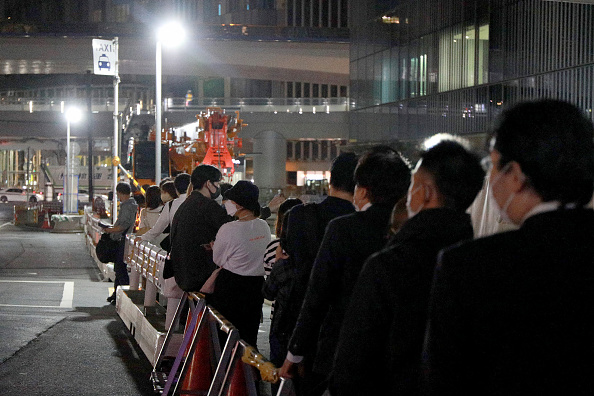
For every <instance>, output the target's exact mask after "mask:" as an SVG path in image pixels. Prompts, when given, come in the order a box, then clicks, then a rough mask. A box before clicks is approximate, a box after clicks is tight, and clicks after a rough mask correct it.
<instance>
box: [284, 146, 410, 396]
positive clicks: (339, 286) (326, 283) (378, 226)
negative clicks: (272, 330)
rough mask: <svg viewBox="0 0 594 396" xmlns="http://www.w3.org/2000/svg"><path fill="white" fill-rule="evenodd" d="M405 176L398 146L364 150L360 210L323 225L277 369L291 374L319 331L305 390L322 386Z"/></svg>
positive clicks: (358, 177) (358, 171)
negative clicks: (355, 292)
mask: <svg viewBox="0 0 594 396" xmlns="http://www.w3.org/2000/svg"><path fill="white" fill-rule="evenodd" d="M409 181H410V169H409V167H408V165H407V163H406V162H405V161H404V160H403V159H402V157H401V156H400V154H399V153H398V152H396V151H394V150H392V149H390V148H388V147H378V148H376V149H374V150H372V151H370V152H368V153H366V154H365V155H364V156H362V157H361V159H360V160H359V163H358V164H357V167H356V168H355V193H354V199H353V201H354V204H355V206H356V207H357V210H358V212H356V213H352V214H349V215H346V216H342V217H338V218H336V219H334V220H332V221H330V223H329V224H328V227H327V228H326V232H325V234H324V238H323V240H322V244H321V245H320V249H319V251H318V255H317V257H316V259H315V262H314V265H313V269H312V270H311V275H310V278H309V283H308V285H307V291H306V294H305V300H304V302H303V306H302V308H301V312H300V313H299V319H298V320H297V324H296V326H295V330H294V331H293V335H292V337H291V340H290V342H289V348H288V350H289V353H288V354H287V359H286V360H285V363H284V364H283V367H282V369H281V375H282V376H285V377H291V376H292V375H293V372H294V370H295V363H300V361H301V360H302V358H301V357H302V356H303V355H304V354H305V353H306V352H307V351H308V348H309V347H310V346H311V345H312V344H315V341H316V339H317V338H318V335H319V340H318V343H317V351H316V356H315V359H314V362H313V369H312V371H313V374H312V376H313V377H316V378H314V380H313V381H312V382H313V383H314V388H315V389H310V390H308V392H307V393H308V394H322V393H323V392H324V390H325V389H326V386H327V382H326V381H327V378H328V375H329V374H330V371H331V369H332V362H333V360H334V359H333V358H334V352H335V348H336V343H337V339H338V333H339V330H340V325H341V323H342V319H343V315H344V312H345V309H346V307H347V304H348V302H349V299H350V297H351V293H352V289H353V286H354V284H355V281H356V280H357V277H358V275H359V271H360V270H361V267H362V266H363V262H364V261H365V259H367V257H368V256H369V255H370V254H372V253H374V252H377V251H378V250H380V249H382V248H383V247H384V245H385V244H386V241H387V235H388V229H389V222H390V215H391V213H392V208H393V207H394V205H395V204H396V202H397V201H398V200H399V199H401V198H402V197H404V195H405V194H406V190H407V187H408V184H409ZM289 232H290V229H289Z"/></svg>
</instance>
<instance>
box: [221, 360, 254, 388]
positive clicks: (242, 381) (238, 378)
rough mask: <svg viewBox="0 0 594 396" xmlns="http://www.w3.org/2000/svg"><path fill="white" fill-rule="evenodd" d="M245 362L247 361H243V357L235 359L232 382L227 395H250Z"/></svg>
mask: <svg viewBox="0 0 594 396" xmlns="http://www.w3.org/2000/svg"><path fill="white" fill-rule="evenodd" d="M244 364H245V363H243V362H242V361H241V359H237V360H236V361H235V367H233V373H232V377H231V384H229V389H228V390H227V394H226V395H225V396H247V395H249V392H248V389H247V385H246V378H245V369H244V367H243V365H244Z"/></svg>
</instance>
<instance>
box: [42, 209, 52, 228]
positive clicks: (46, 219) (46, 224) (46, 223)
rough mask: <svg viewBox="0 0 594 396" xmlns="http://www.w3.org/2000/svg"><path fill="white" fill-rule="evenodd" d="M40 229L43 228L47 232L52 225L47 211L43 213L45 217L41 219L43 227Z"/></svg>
mask: <svg viewBox="0 0 594 396" xmlns="http://www.w3.org/2000/svg"><path fill="white" fill-rule="evenodd" d="M41 228H43V229H44V230H49V229H51V228H52V223H51V222H50V218H49V213H48V211H47V210H46V211H45V216H44V218H43V225H42V226H41Z"/></svg>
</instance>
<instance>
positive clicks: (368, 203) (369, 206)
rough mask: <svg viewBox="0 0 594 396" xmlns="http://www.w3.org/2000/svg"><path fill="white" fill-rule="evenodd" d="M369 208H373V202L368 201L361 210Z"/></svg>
mask: <svg viewBox="0 0 594 396" xmlns="http://www.w3.org/2000/svg"><path fill="white" fill-rule="evenodd" d="M369 208H371V202H367V203H366V204H365V205H363V207H362V208H361V209H360V210H359V212H365V211H366V210H367V209H369Z"/></svg>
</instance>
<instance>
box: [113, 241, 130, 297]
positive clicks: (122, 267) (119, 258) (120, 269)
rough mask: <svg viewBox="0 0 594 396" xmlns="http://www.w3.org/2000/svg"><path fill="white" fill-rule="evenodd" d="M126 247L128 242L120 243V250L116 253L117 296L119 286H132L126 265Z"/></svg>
mask: <svg viewBox="0 0 594 396" xmlns="http://www.w3.org/2000/svg"><path fill="white" fill-rule="evenodd" d="M125 247H126V240H125V239H124V240H123V241H120V242H118V250H117V253H116V260H115V263H113V269H114V271H115V280H114V282H113V293H114V294H113V295H115V292H116V289H117V288H118V286H125V285H129V284H130V277H129V276H128V266H127V265H126V263H124V250H125Z"/></svg>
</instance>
